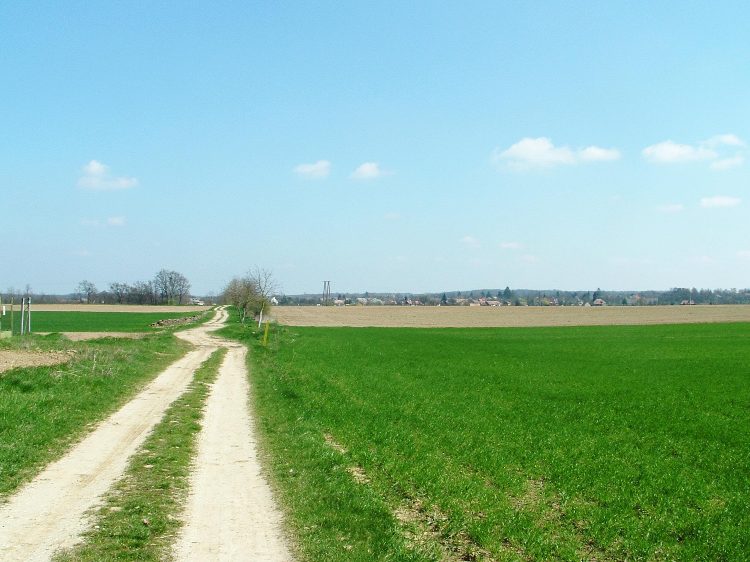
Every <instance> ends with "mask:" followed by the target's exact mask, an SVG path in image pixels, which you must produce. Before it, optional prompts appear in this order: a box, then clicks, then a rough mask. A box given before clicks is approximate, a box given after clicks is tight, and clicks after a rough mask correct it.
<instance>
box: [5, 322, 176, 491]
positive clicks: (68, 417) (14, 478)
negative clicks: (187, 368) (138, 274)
mask: <svg viewBox="0 0 750 562" xmlns="http://www.w3.org/2000/svg"><path fill="white" fill-rule="evenodd" d="M189 347H190V346H189V345H188V344H187V343H186V342H183V341H181V340H178V339H177V338H175V337H173V336H172V335H171V334H155V335H151V336H148V337H146V338H143V339H139V340H129V339H101V340H93V341H90V342H70V341H67V340H64V339H63V338H62V337H61V336H59V335H52V336H30V337H24V338H20V337H16V338H13V339H11V340H2V342H0V349H33V350H61V349H63V350H70V351H73V352H74V353H72V354H71V356H72V359H71V361H70V362H68V363H65V364H62V365H54V366H47V367H32V368H16V369H13V370H10V371H5V372H3V373H0V497H1V496H2V495H4V494H8V493H10V492H12V491H13V490H15V489H16V488H17V487H18V486H19V485H20V484H21V483H23V482H24V481H26V480H29V479H30V478H31V477H33V476H34V474H36V473H37V472H38V471H39V470H40V469H41V468H42V467H44V466H45V465H46V464H47V463H48V462H50V461H51V460H53V459H55V458H57V457H59V456H60V455H61V454H63V453H64V452H65V450H67V448H68V447H69V446H70V445H71V444H72V443H74V442H75V441H76V439H77V438H78V437H80V436H81V435H83V434H84V433H85V432H86V431H87V430H89V429H91V425H90V424H93V423H95V422H98V421H99V420H101V419H103V418H104V417H106V415H107V414H109V413H111V412H112V411H114V410H115V409H116V408H117V407H118V406H120V405H121V404H123V403H124V402H126V401H127V400H128V399H129V398H131V397H132V396H133V395H134V394H135V393H136V392H137V391H138V390H139V389H140V388H142V387H143V385H145V384H146V383H147V382H148V381H150V380H151V379H152V378H153V377H154V376H155V375H156V374H158V373H159V372H160V371H161V370H162V369H164V368H166V367H167V365H169V364H170V363H172V362H173V361H175V360H176V359H178V358H179V357H180V356H181V355H182V354H184V353H185V351H186V350H187V349H188V348H189Z"/></svg>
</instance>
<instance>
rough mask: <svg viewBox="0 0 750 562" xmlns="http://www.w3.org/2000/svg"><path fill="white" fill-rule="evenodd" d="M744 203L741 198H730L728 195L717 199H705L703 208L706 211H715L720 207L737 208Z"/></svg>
mask: <svg viewBox="0 0 750 562" xmlns="http://www.w3.org/2000/svg"><path fill="white" fill-rule="evenodd" d="M740 203H742V199H740V198H739V197H730V196H728V195H716V196H715V197H703V198H702V199H701V207H703V208H704V209H714V208H718V207H736V206H737V205H739V204H740Z"/></svg>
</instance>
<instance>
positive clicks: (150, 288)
mask: <svg viewBox="0 0 750 562" xmlns="http://www.w3.org/2000/svg"><path fill="white" fill-rule="evenodd" d="M128 301H129V302H132V303H135V304H155V303H156V295H155V291H154V284H153V283H152V282H151V281H136V282H135V283H133V285H132V287H130V291H129V292H128Z"/></svg>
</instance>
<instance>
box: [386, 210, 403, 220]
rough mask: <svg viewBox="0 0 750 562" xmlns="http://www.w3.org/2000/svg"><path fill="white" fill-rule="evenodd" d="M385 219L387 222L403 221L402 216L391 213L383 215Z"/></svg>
mask: <svg viewBox="0 0 750 562" xmlns="http://www.w3.org/2000/svg"><path fill="white" fill-rule="evenodd" d="M383 218H384V219H385V220H387V221H397V220H401V214H400V213H396V212H394V211H391V212H390V213H386V214H385V215H383Z"/></svg>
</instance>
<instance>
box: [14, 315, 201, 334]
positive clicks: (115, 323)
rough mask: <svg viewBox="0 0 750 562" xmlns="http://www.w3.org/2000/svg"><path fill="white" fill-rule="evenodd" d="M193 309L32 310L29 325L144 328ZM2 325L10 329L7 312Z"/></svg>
mask: <svg viewBox="0 0 750 562" xmlns="http://www.w3.org/2000/svg"><path fill="white" fill-rule="evenodd" d="M196 314H199V313H197V312H44V311H39V312H34V311H32V313H31V329H32V331H34V332H148V331H153V330H155V328H151V327H150V326H149V325H150V324H152V323H153V322H156V321H157V320H163V319H166V318H183V317H186V316H194V315H196ZM13 325H14V330H15V333H16V334H18V333H19V332H20V326H21V314H20V312H18V311H16V313H15V314H14V318H13ZM2 329H3V330H9V329H10V312H8V313H7V314H6V315H5V316H3V317H2Z"/></svg>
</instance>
